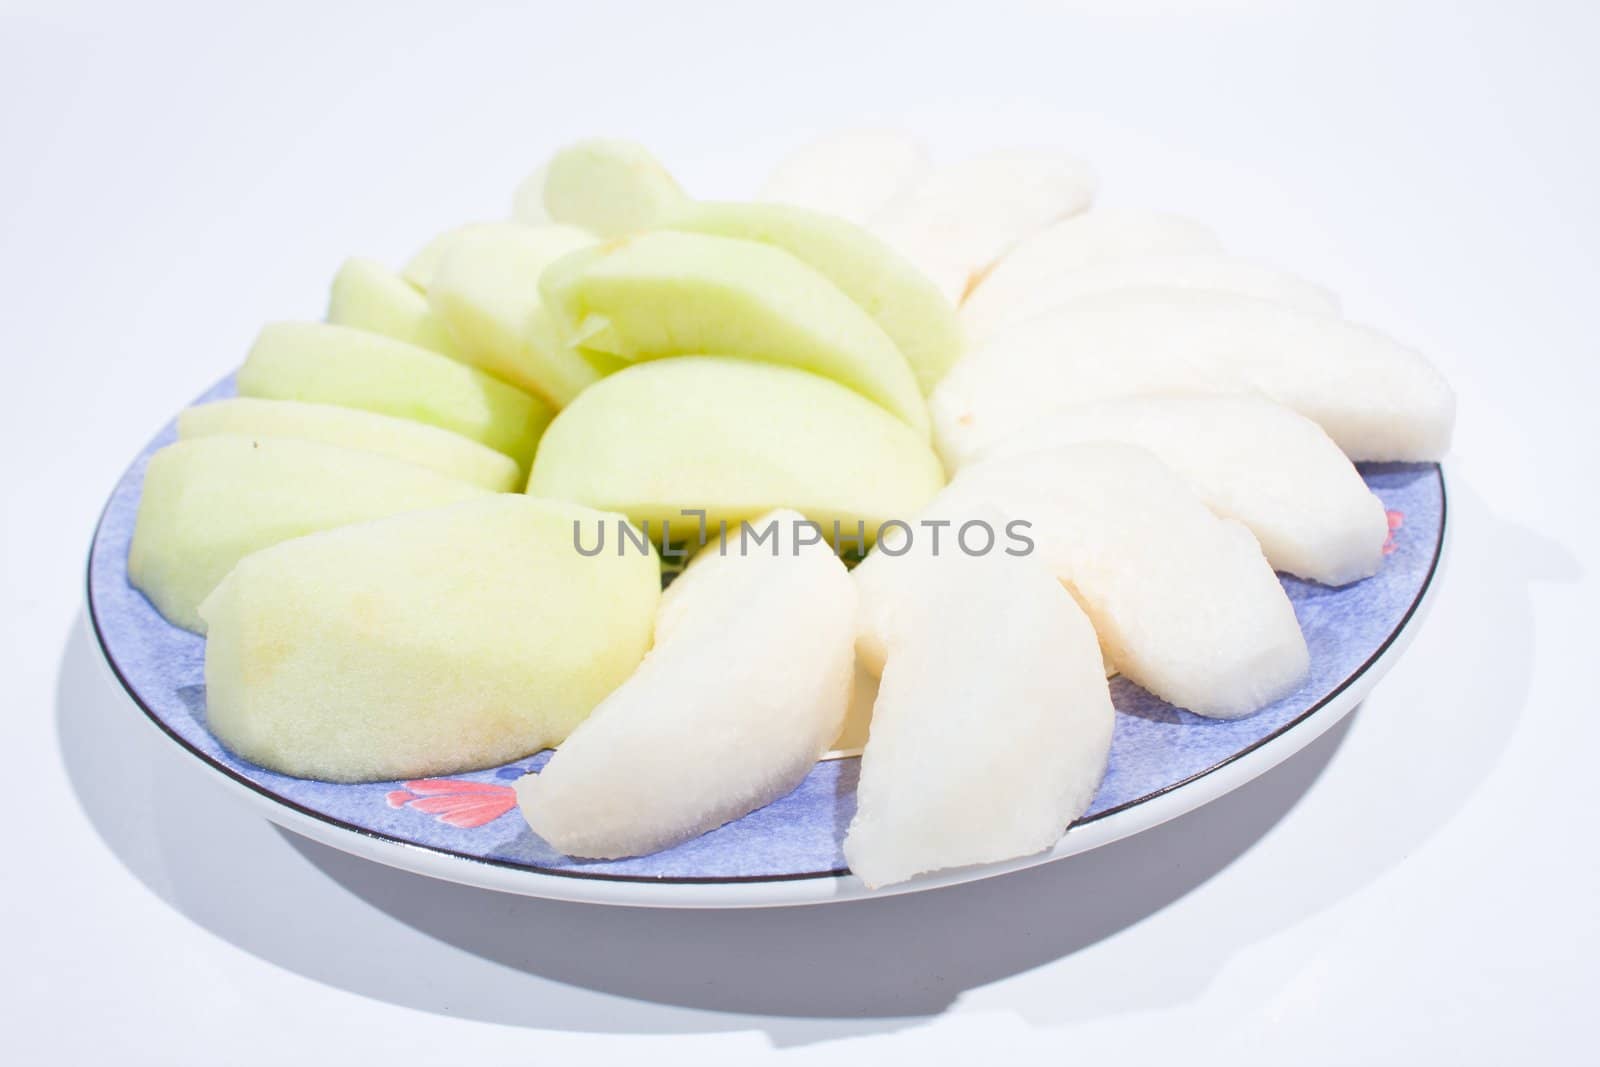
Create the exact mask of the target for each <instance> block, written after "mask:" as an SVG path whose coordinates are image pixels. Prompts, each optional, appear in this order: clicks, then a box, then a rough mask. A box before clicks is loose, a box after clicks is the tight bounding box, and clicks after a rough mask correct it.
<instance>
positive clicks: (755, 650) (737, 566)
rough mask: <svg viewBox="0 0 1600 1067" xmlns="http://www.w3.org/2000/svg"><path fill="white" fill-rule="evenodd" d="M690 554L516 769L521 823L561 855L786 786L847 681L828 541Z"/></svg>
mask: <svg viewBox="0 0 1600 1067" xmlns="http://www.w3.org/2000/svg"><path fill="white" fill-rule="evenodd" d="M758 522H759V523H761V524H763V525H765V524H767V523H773V524H776V525H777V526H778V527H779V528H780V530H781V529H782V528H783V527H787V528H788V530H789V532H787V533H785V532H778V533H776V534H775V536H777V537H779V538H780V541H781V542H782V544H783V548H782V550H780V551H778V552H777V553H776V554H769V553H767V552H754V553H741V552H738V551H736V550H733V549H730V552H729V553H728V554H726V555H721V554H714V550H708V551H711V552H713V554H703V555H701V556H699V557H697V558H696V559H695V560H694V562H692V563H691V564H690V565H689V568H688V569H687V570H686V571H685V572H684V573H683V575H682V576H681V577H680V578H678V580H677V581H676V582H674V583H673V585H672V586H671V590H676V591H677V592H676V594H675V595H676V596H677V597H678V598H679V600H680V604H688V603H689V602H691V601H692V602H693V603H692V607H688V608H686V610H684V611H683V613H682V614H681V615H680V616H679V619H678V625H676V626H674V627H673V628H672V629H671V630H670V632H668V633H665V634H663V635H662V638H661V640H659V641H658V642H657V643H656V645H655V647H654V648H652V649H651V650H650V653H649V655H647V656H646V657H645V659H644V662H643V663H642V664H640V665H639V669H638V671H637V672H636V673H634V674H633V676H632V677H630V678H628V679H627V681H625V682H623V683H622V684H621V686H619V687H618V688H617V690H616V691H615V692H613V693H612V694H611V695H610V696H608V697H607V698H606V699H605V700H604V701H603V702H602V703H601V704H600V706H599V707H597V708H596V709H595V711H594V714H593V715H591V716H589V718H588V719H587V720H585V721H584V722H583V724H582V725H580V726H579V727H578V728H577V729H576V730H574V731H573V733H572V736H571V737H569V738H567V740H566V742H565V743H564V744H562V746H561V748H560V749H559V750H558V751H557V752H556V754H555V755H554V756H552V757H551V758H550V762H549V763H547V764H545V766H544V769H543V770H541V771H540V772H539V773H537V774H534V775H529V776H527V777H525V778H523V779H521V780H520V781H519V782H518V783H517V796H518V800H519V801H520V804H521V808H522V813H523V815H524V817H525V818H526V819H527V820H528V825H529V826H530V827H532V828H533V831H534V833H536V834H538V835H539V836H540V837H542V838H544V839H545V840H546V841H547V842H549V843H550V844H551V845H552V846H554V847H555V848H557V849H559V850H561V851H562V852H564V853H566V854H568V855H571V856H582V857H588V858H595V859H616V858H620V857H624V856H638V855H643V854H645V853H649V852H656V851H659V850H661V849H664V848H670V847H671V846H673V845H676V844H679V843H681V842H683V841H687V840H689V839H690V838H692V837H696V836H698V835H700V834H703V833H705V832H707V831H708V830H713V829H715V828H716V827H718V826H721V825H722V824H723V823H726V822H729V821H730V820H733V819H737V818H739V817H740V816H742V815H746V814H748V813H750V812H752V811H754V810H756V809H757V808H760V807H763V806H765V805H767V804H769V803H771V802H772V801H774V800H777V799H778V798H779V797H781V796H783V795H785V794H787V793H789V792H790V791H791V790H793V789H794V788H795V786H797V785H799V784H800V781H801V780H802V779H803V778H804V777H805V776H806V774H807V772H808V771H810V769H811V767H812V766H813V765H814V764H815V763H816V761H817V759H818V757H820V756H821V755H822V754H823V752H824V751H826V750H827V748H828V745H829V742H831V741H832V740H833V738H834V737H835V735H837V734H838V732H839V729H840V726H841V724H842V723H843V721H844V717H845V711H846V708H847V706H848V704H849V700H850V693H851V688H852V686H853V683H854V668H853V658H854V653H853V650H852V647H851V646H852V641H851V636H850V635H851V630H852V627H853V626H854V619H855V590H854V589H853V588H852V586H851V584H850V578H849V575H848V573H847V572H846V571H845V568H844V565H843V564H842V563H840V562H839V560H838V559H837V558H835V556H834V555H833V553H832V552H831V551H830V550H829V549H828V547H827V546H826V545H823V544H820V543H816V542H811V543H809V544H806V545H804V546H803V547H801V546H799V545H798V544H797V542H796V540H795V539H794V537H793V532H792V531H793V528H794V524H795V523H800V522H804V520H803V518H802V517H801V516H800V515H799V514H797V513H795V512H778V513H776V514H770V515H767V516H763V517H759V518H758Z"/></svg>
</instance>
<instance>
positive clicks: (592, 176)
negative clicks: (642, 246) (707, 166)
mask: <svg viewBox="0 0 1600 1067" xmlns="http://www.w3.org/2000/svg"><path fill="white" fill-rule="evenodd" d="M687 201H688V197H687V196H686V195H685V194H684V191H683V190H682V189H681V188H680V187H679V186H678V183H677V182H676V181H675V180H673V177H672V175H671V174H669V173H668V172H667V168H666V167H663V166H662V165H661V162H660V161H659V160H657V159H656V157H655V156H654V155H652V154H651V153H650V150H649V149H647V148H645V147H644V146H643V145H640V144H635V143H634V142H632V141H616V140H608V139H605V138H595V139H593V140H588V141H579V142H578V143H576V144H572V145H568V146H567V147H566V148H563V149H562V150H561V151H559V152H557V153H556V154H555V156H554V157H553V158H552V159H551V160H550V162H549V164H548V165H547V166H546V167H545V174H544V209H545V211H546V212H548V213H549V215H550V217H551V218H552V219H554V220H555V221H556V222H564V223H566V224H568V225H570V226H577V227H580V228H582V229H585V230H588V231H589V232H590V233H595V234H599V235H600V236H601V237H619V236H621V235H623V234H628V233H637V232H639V231H640V230H648V229H650V228H652V227H654V226H655V225H656V224H657V223H659V222H660V221H661V220H662V219H664V218H666V217H667V216H669V215H672V214H673V213H675V212H677V211H678V210H679V209H680V208H682V206H683V205H684V204H685V203H686V202H687Z"/></svg>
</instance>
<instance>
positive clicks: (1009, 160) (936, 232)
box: [872, 151, 1095, 304]
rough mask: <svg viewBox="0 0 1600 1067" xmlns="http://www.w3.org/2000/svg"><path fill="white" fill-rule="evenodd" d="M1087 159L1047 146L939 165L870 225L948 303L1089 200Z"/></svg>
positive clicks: (1090, 182)
mask: <svg viewBox="0 0 1600 1067" xmlns="http://www.w3.org/2000/svg"><path fill="white" fill-rule="evenodd" d="M1094 186H1095V181H1094V175H1093V172H1092V171H1091V170H1090V169H1089V166H1088V164H1086V163H1084V162H1083V161H1082V160H1078V159H1074V158H1072V157H1070V156H1062V155H1055V154H1049V153H1044V152H1025V151H1010V152H995V153H991V154H989V155H985V156H978V157H975V158H973V159H968V160H964V161H962V162H960V163H955V164H952V165H950V166H947V167H941V168H940V169H938V170H935V171H934V172H933V173H932V174H930V175H928V176H927V177H926V178H924V179H923V180H922V181H921V182H919V183H917V184H916V185H914V186H912V187H911V188H910V189H908V190H907V191H906V192H905V193H904V194H902V195H901V196H899V197H898V198H896V199H895V200H894V201H893V202H892V203H890V204H888V205H886V206H885V207H884V209H883V210H882V211H881V212H880V213H879V214H878V215H876V216H875V217H874V218H873V219H872V229H873V230H874V231H875V232H876V233H877V234H878V236H879V237H882V238H883V239H884V240H886V241H888V242H889V244H891V245H892V246H894V247H895V248H897V249H899V250H900V252H901V254H902V255H904V256H905V257H906V258H907V259H909V260H911V262H913V263H915V264H916V265H917V266H919V267H921V268H922V270H923V273H925V274H927V275H928V276H929V277H930V278H932V279H933V281H934V283H935V284H936V285H938V286H939V288H940V290H941V291H942V292H943V293H944V294H945V296H946V298H948V299H949V300H950V302H951V303H953V304H958V303H960V302H961V298H962V297H963V296H965V295H966V293H967V292H968V291H969V290H970V289H971V288H972V286H973V285H974V284H976V283H977V281H978V279H980V278H982V277H983V273H984V271H986V270H988V269H989V268H990V267H991V266H992V265H993V264H994V263H995V261H996V260H998V259H1000V257H1001V256H1004V255H1005V254H1006V253H1007V252H1009V251H1010V250H1011V249H1012V247H1013V246H1015V245H1016V244H1017V242H1019V241H1021V240H1023V239H1024V238H1026V237H1028V236H1029V235H1030V234H1032V233H1034V232H1035V231H1037V230H1039V229H1040V228H1042V227H1044V226H1046V225H1048V224H1049V223H1051V222H1054V221H1055V220H1056V219H1059V218H1062V217H1064V216H1067V215H1075V214H1077V213H1078V212H1080V211H1083V210H1084V209H1085V208H1087V207H1088V206H1089V202H1090V201H1091V200H1092V199H1094Z"/></svg>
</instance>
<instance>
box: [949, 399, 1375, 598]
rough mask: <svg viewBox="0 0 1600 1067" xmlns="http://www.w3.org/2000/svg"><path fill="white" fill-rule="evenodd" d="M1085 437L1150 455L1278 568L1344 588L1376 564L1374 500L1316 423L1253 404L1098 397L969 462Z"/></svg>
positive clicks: (1283, 409)
mask: <svg viewBox="0 0 1600 1067" xmlns="http://www.w3.org/2000/svg"><path fill="white" fill-rule="evenodd" d="M1094 441H1114V442H1121V443H1123V444H1129V445H1137V446H1140V447H1142V448H1145V449H1148V450H1149V451H1150V452H1151V453H1152V454H1154V455H1155V456H1156V458H1158V459H1160V460H1161V462H1163V463H1165V464H1166V465H1167V466H1169V467H1171V468H1172V469H1173V470H1174V471H1176V472H1177V473H1178V474H1179V475H1180V476H1181V477H1182V478H1183V479H1184V481H1186V482H1187V483H1188V484H1189V487H1190V488H1191V489H1193V490H1194V491H1195V493H1197V494H1198V495H1199V497H1200V499H1202V500H1204V501H1205V503H1206V505H1207V506H1208V507H1210V508H1211V510H1212V511H1214V512H1216V513H1217V514H1218V515H1221V516H1223V517H1224V518H1230V519H1237V520H1238V521H1240V522H1242V523H1244V525H1245V526H1247V527H1249V529H1250V532H1251V533H1253V534H1254V535H1255V537H1256V540H1257V541H1258V542H1260V544H1261V549H1262V551H1263V552H1264V553H1266V557H1267V561H1268V562H1269V563H1271V564H1272V566H1273V567H1274V568H1275V569H1277V570H1280V571H1287V572H1289V573H1290V574H1294V575H1297V576H1299V577H1301V578H1309V579H1311V580H1312V581H1316V582H1322V583H1324V584H1326V585H1344V584H1345V583H1346V582H1353V581H1356V580H1358V579H1361V578H1366V577H1368V576H1370V575H1373V574H1376V573H1377V572H1378V567H1379V566H1380V565H1381V564H1382V563H1383V542H1384V540H1385V539H1386V538H1387V537H1388V535H1389V523H1388V519H1387V517H1386V515H1385V514H1384V509H1383V503H1382V502H1381V501H1380V500H1379V499H1378V498H1377V497H1376V496H1374V495H1373V494H1372V492H1371V490H1369V489H1368V488H1367V486H1366V483H1365V482H1363V481H1362V480H1361V475H1360V474H1358V473H1356V469H1355V467H1353V466H1351V464H1350V461H1349V460H1348V459H1346V458H1345V455H1344V453H1343V452H1340V451H1339V446H1338V445H1335V444H1334V443H1333V442H1332V441H1331V440H1329V438H1328V435H1327V434H1325V433H1323V432H1322V428H1321V427H1320V426H1318V425H1317V424H1316V423H1314V422H1312V421H1311V420H1310V419H1308V418H1306V417H1305V416H1303V415H1299V414H1296V413H1295V412H1293V411H1290V410H1289V409H1288V408H1286V407H1284V406H1283V405H1281V404H1275V403H1273V402H1272V401H1270V400H1267V399H1264V398H1262V397H1258V396H1251V395H1248V394H1231V395H1226V394H1215V395H1207V394H1203V393H1193V394H1167V395H1156V396H1142V397H1130V398H1127V399H1124V400H1107V401H1102V402H1100V403H1098V404H1091V405H1088V406H1086V407H1083V408H1078V409H1074V410H1071V411H1063V412H1058V413H1055V414H1052V415H1049V416H1047V417H1046V418H1045V419H1043V420H1042V421H1040V422H1036V423H1034V424H1032V425H1031V426H1029V427H1027V428H1026V429H1024V430H1022V431H1021V432H1019V433H1016V434H1013V435H1011V436H1008V437H1004V438H1001V439H1000V440H999V441H997V442H995V444H994V445H992V446H991V447H990V448H988V449H987V450H985V451H984V452H983V453H982V454H981V455H980V457H979V462H980V463H981V462H982V461H983V460H985V459H996V458H1001V457H1005V456H1021V455H1027V454H1028V453H1031V452H1043V451H1049V450H1051V449H1055V448H1059V447H1061V446H1062V445H1073V444H1083V443H1086V442H1094Z"/></svg>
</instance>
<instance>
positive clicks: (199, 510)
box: [128, 434, 484, 632]
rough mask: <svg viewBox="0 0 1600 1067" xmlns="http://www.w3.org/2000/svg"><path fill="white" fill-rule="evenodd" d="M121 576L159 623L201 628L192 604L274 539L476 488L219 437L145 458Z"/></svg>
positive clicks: (284, 443)
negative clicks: (125, 571)
mask: <svg viewBox="0 0 1600 1067" xmlns="http://www.w3.org/2000/svg"><path fill="white" fill-rule="evenodd" d="M143 493H144V495H143V496H142V497H140V500H139V516H138V519H137V522H136V524H135V526H134V531H133V545H132V547H131V548H130V549H129V552H128V577H129V580H130V581H132V582H133V584H134V586H135V587H137V588H138V589H140V590H142V591H143V592H144V594H145V595H146V596H147V597H149V598H150V601H151V603H153V604H154V605H155V606H156V610H158V611H160V612H161V614H162V615H163V616H165V617H166V618H167V619H168V621H170V622H172V623H174V624H175V625H178V626H182V627H183V628H184V629H186V630H194V631H196V632H204V624H203V623H202V622H201V618H200V615H199V612H198V608H199V605H200V602H201V601H202V600H203V599H205V597H206V595H207V594H208V593H210V592H211V590H212V589H213V588H215V587H216V585H217V583H218V582H220V581H222V579H223V578H224V577H225V576H226V575H227V573H228V572H229V571H230V570H232V569H233V567H234V565H235V564H237V563H238V562H239V561H240V560H241V559H243V558H244V557H245V556H248V555H249V554H250V553H252V552H255V551H257V550H258V549H262V548H266V547H267V546H268V545H272V544H277V543H278V542H279V541H284V540H287V539H288V538H291V537H299V536H301V535H303V534H308V533H313V532H315V531H317V530H326V529H329V528H331V527H334V526H343V525H345V524H347V523H352V522H363V521H365V520H367V519H374V518H378V517H380V516H383V515H392V514H395V513H397V512H401V511H411V510H415V509H417V508H427V507H434V506H437V505H440V504H450V503H454V502H455V501H458V500H465V499H467V498H469V497H475V496H478V495H480V494H482V493H484V490H483V489H481V488H479V487H478V486H475V485H470V484H468V483H467V482H463V481H460V480H458V479H455V478H447V477H445V476H444V475H442V474H438V473H435V472H434V471H431V470H428V469H427V468H425V467H419V466H417V465H416V464H414V463H406V462H403V461H401V460H398V459H391V458H389V457H387V456H379V455H373V454H371V453H368V452H358V451H355V450H354V449H349V448H339V447H336V446H334V445H327V444H319V443H316V442H313V441H297V440H294V439H292V438H287V437H264V436H261V437H245V436H236V435H231V434H223V435H218V436H215V437H200V438H196V439H194V440H190V441H179V442H178V443H177V444H173V445H168V446H167V447H166V448H163V449H162V450H161V451H159V452H157V453H156V454H155V455H154V456H152V457H151V459H150V465H149V468H148V469H147V470H146V472H145V478H144V491H143Z"/></svg>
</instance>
